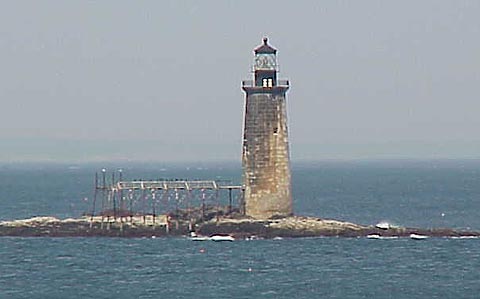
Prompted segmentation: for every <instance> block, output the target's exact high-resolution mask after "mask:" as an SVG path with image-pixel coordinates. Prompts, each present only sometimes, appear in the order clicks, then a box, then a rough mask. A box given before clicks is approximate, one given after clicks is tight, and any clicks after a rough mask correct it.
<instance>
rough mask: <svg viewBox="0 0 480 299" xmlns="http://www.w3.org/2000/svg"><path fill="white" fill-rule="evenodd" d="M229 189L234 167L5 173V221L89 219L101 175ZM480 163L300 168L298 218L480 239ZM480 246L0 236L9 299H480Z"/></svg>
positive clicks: (463, 242) (13, 169)
mask: <svg viewBox="0 0 480 299" xmlns="http://www.w3.org/2000/svg"><path fill="white" fill-rule="evenodd" d="M104 166H105V167H107V169H118V168H122V169H123V172H124V174H125V176H126V178H129V179H134V178H146V179H153V178H175V177H176V178H190V179H230V180H232V182H233V183H240V182H241V171H240V167H239V166H238V165H235V164H210V165H200V164H199V165H193V164H192V165H183V164H177V165H170V164H155V165H151V164H109V165H99V164H82V165H61V164H23V165H19V164H4V165H1V166H0V204H1V208H0V221H2V220H11V219H18V218H26V217H32V216H44V215H52V216H56V217H59V218H66V217H78V216H79V215H81V214H82V213H83V212H86V211H89V210H90V207H91V202H92V194H93V175H94V173H95V171H98V170H99V169H101V168H102V167H104ZM479 170H480V161H476V160H470V161H459V160H455V161H349V162H345V161H324V162H314V163H313V162H312V163H294V164H293V169H292V175H293V195H294V201H295V203H294V205H295V212H296V213H297V214H302V215H310V216H317V217H323V218H335V219H340V220H348V221H352V222H357V223H362V224H374V223H376V222H378V221H381V220H387V221H390V222H393V223H396V224H398V225H402V226H421V227H454V228H459V229H464V230H469V229H470V230H480V217H478V216H479V212H478V211H479V210H480V209H479V208H480V202H479V198H480V171H479ZM479 269H480V239H449V238H430V239H427V240H422V241H415V240H411V239H406V238H400V239H392V240H371V239H366V238H303V239H283V240H255V241H244V240H240V241H235V242H231V243H230V242H222V243H215V242H192V241H190V240H188V239H187V238H156V239H145V238H144V239H122V238H13V237H4V238H0V298H187V297H191V298H257V297H260V298H452V299H453V298H479V294H480V270H479Z"/></svg>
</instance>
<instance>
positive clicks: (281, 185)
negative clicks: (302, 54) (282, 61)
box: [242, 38, 293, 218]
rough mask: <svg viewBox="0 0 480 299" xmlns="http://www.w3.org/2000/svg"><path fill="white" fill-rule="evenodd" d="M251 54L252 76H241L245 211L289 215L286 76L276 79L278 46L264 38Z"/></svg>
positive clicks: (258, 214) (261, 215)
mask: <svg viewBox="0 0 480 299" xmlns="http://www.w3.org/2000/svg"><path fill="white" fill-rule="evenodd" d="M254 54H255V58H254V64H253V73H254V78H253V80H247V81H243V82H242V88H243V90H244V91H245V93H246V97H245V114H244V127H243V130H244V131H243V153H242V166H243V180H244V187H245V193H244V194H245V213H246V215H247V216H251V217H254V218H270V217H272V216H289V215H292V213H293V209H292V194H291V186H290V159H289V149H288V130H287V108H286V96H285V94H286V92H287V90H288V88H289V82H288V81H287V80H278V79H277V73H278V66H277V57H276V54H277V50H276V49H274V48H272V47H271V46H270V45H269V44H268V40H267V38H264V39H263V44H262V45H260V46H258V47H257V48H255V49H254Z"/></svg>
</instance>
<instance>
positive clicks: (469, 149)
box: [0, 0, 480, 161]
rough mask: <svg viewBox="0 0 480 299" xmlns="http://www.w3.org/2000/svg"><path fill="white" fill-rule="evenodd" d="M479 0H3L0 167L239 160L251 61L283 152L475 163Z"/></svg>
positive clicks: (479, 139) (479, 121) (478, 150)
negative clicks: (280, 92) (270, 82)
mask: <svg viewBox="0 0 480 299" xmlns="http://www.w3.org/2000/svg"><path fill="white" fill-rule="evenodd" d="M479 33H480V1H395V2H394V1H177V0H175V1H98V2H95V1H2V2H1V9H0V103H1V110H0V161H17V160H57V161H65V160H69V161H86V160H156V161H177V160H193V161H206V160H215V159H219V160H239V159H240V154H241V134H242V118H243V111H242V110H243V101H244V94H243V92H242V90H241V88H240V82H241V80H243V79H250V76H251V74H250V73H249V71H250V67H251V63H252V55H253V54H252V49H253V48H254V47H256V46H257V45H258V44H260V43H261V39H262V37H263V36H264V35H267V36H268V37H269V39H270V42H271V44H272V45H273V46H274V47H276V48H277V49H278V50H279V52H278V53H279V55H278V57H279V63H280V67H281V74H280V75H281V77H283V78H288V79H290V81H291V84H292V87H291V90H290V91H289V93H288V94H287V96H288V98H287V101H288V116H289V130H290V132H289V133H290V148H291V156H292V158H293V159H294V160H295V159H296V160H299V159H338V158H346V159H350V158H442V157H443V158H444V157H448V158H480V135H479V132H478V131H479V128H480V117H479V112H480V34H479Z"/></svg>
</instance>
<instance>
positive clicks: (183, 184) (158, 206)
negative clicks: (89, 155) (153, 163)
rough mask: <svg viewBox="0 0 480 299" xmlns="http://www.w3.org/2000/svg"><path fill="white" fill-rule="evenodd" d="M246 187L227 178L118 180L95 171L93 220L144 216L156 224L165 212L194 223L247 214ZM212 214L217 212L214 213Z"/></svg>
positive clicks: (129, 219)
mask: <svg viewBox="0 0 480 299" xmlns="http://www.w3.org/2000/svg"><path fill="white" fill-rule="evenodd" d="M243 191H244V190H243V187H242V186H239V185H232V184H230V183H229V182H227V181H214V180H179V179H172V180H133V181H125V180H123V178H122V173H121V172H120V175H119V178H118V180H115V175H114V174H112V176H111V179H110V180H107V175H106V171H105V170H102V175H101V177H100V178H99V176H98V173H96V174H95V189H94V197H93V205H92V210H91V219H92V221H93V218H94V217H98V216H100V217H101V221H102V222H103V221H104V220H106V221H107V222H109V221H111V220H114V221H118V220H120V221H122V222H123V221H133V218H134V217H137V218H138V217H141V218H142V219H143V222H146V221H147V218H149V219H150V221H151V222H153V224H155V222H156V219H157V218H158V217H159V216H161V215H167V216H168V217H169V218H173V219H178V218H182V219H188V220H191V221H192V222H196V221H200V220H205V219H210V218H212V217H217V218H218V217H219V216H220V215H228V214H232V213H244V200H243V194H244V192H243ZM212 213H213V214H214V215H212Z"/></svg>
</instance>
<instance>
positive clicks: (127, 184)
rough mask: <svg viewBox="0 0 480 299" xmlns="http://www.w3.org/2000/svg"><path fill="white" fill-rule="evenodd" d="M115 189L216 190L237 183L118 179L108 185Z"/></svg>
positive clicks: (236, 186) (240, 187)
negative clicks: (111, 184)
mask: <svg viewBox="0 0 480 299" xmlns="http://www.w3.org/2000/svg"><path fill="white" fill-rule="evenodd" d="M110 188H111V189H115V190H172V189H177V190H202V189H203V190H207V189H208V190H218V189H238V190H242V189H243V187H242V186H238V185H222V184H221V183H219V182H217V181H119V182H117V183H116V184H114V185H113V186H111V187H110Z"/></svg>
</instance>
